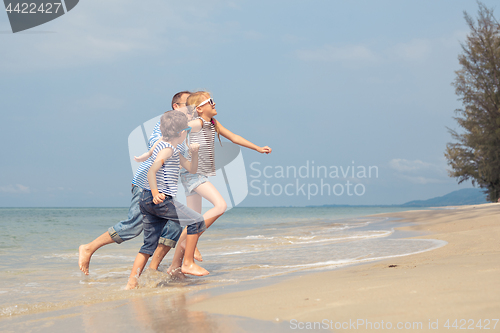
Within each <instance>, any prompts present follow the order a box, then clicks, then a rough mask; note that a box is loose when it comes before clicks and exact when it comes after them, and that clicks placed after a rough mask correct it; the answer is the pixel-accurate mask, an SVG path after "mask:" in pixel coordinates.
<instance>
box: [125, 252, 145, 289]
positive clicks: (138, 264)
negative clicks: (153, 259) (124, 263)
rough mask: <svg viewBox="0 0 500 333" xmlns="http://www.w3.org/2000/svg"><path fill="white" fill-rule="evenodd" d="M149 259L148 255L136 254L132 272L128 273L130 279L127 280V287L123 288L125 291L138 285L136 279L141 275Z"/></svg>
mask: <svg viewBox="0 0 500 333" xmlns="http://www.w3.org/2000/svg"><path fill="white" fill-rule="evenodd" d="M149 257H150V256H149V254H145V253H138V254H137V257H135V261H134V266H133V267H132V272H130V277H129V278H128V283H127V286H126V287H125V289H126V290H130V289H134V288H137V286H138V284H139V283H138V281H137V279H138V278H139V276H140V275H141V273H142V270H143V269H144V266H146V263H147V262H148V259H149Z"/></svg>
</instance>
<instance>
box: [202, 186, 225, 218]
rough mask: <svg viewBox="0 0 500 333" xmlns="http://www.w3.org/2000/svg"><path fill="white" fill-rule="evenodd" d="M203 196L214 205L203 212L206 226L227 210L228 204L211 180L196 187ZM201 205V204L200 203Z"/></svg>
mask: <svg viewBox="0 0 500 333" xmlns="http://www.w3.org/2000/svg"><path fill="white" fill-rule="evenodd" d="M195 191H196V193H197V194H198V195H200V196H201V197H203V198H205V199H207V200H208V201H210V203H211V204H212V205H214V207H213V208H212V209H210V210H208V211H207V212H206V213H205V214H203V218H204V219H205V225H206V227H207V228H208V227H210V226H211V225H212V224H213V223H214V222H215V220H217V219H218V218H219V217H220V216H221V215H222V214H224V212H225V211H226V208H227V204H226V201H224V198H223V197H222V195H221V194H220V193H219V191H217V189H216V188H215V186H213V185H212V183H210V182H206V183H203V184H201V185H200V186H198V187H197V188H196V189H195ZM200 206H201V205H200Z"/></svg>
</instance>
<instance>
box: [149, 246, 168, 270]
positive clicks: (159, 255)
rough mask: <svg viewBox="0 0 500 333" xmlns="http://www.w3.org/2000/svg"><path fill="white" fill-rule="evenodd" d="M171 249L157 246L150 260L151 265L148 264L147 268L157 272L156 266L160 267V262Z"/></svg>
mask: <svg viewBox="0 0 500 333" xmlns="http://www.w3.org/2000/svg"><path fill="white" fill-rule="evenodd" d="M170 249H171V247H170V246H166V245H164V244H158V247H157V248H156V250H155V253H153V258H152V259H151V263H150V264H149V268H151V269H154V270H158V266H160V263H161V261H162V260H163V258H164V257H165V255H166V254H167V253H168V251H170Z"/></svg>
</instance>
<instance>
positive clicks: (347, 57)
mask: <svg viewBox="0 0 500 333" xmlns="http://www.w3.org/2000/svg"><path fill="white" fill-rule="evenodd" d="M296 52H297V57H298V58H299V59H301V60H304V61H320V62H338V61H340V62H346V61H348V62H358V63H359V62H361V63H363V64H364V63H373V62H376V61H377V60H378V57H377V55H376V54H375V52H373V51H372V50H370V49H369V48H368V47H366V46H365V45H345V46H341V47H335V46H331V45H325V46H323V47H321V48H318V49H309V50H298V51H296Z"/></svg>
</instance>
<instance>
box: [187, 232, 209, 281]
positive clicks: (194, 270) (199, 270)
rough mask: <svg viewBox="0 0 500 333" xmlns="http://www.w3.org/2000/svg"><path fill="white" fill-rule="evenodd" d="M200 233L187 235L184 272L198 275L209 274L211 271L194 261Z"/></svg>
mask: <svg viewBox="0 0 500 333" xmlns="http://www.w3.org/2000/svg"><path fill="white" fill-rule="evenodd" d="M200 234H201V233H199V234H194V235H187V236H186V250H185V252H184V262H183V264H182V273H184V274H191V275H197V276H203V275H208V274H209V272H208V271H207V270H206V269H205V268H203V267H200V266H198V265H196V264H195V262H194V249H195V248H196V243H197V242H198V238H199V237H200Z"/></svg>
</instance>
